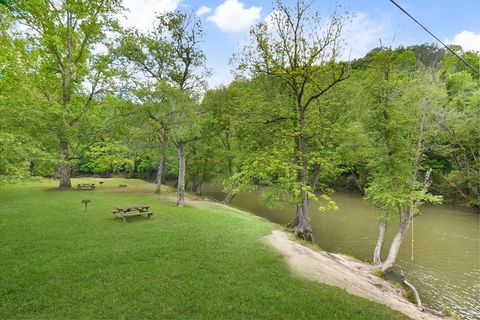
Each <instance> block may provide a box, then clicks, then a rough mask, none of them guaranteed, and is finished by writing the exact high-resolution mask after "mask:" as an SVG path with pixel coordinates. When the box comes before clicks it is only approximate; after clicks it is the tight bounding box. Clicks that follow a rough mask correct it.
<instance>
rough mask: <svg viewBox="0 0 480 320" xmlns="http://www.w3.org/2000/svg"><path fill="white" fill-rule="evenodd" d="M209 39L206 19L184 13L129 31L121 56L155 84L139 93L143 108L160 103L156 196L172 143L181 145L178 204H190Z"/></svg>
mask: <svg viewBox="0 0 480 320" xmlns="http://www.w3.org/2000/svg"><path fill="white" fill-rule="evenodd" d="M202 37H203V30H202V28H201V23H200V20H198V19H196V17H195V15H194V14H193V13H192V14H187V13H183V12H179V11H176V12H168V13H164V14H160V15H158V16H157V19H156V24H155V26H154V29H153V31H151V32H149V33H147V34H141V33H139V32H138V31H136V30H130V31H127V33H126V36H125V37H122V40H121V46H120V47H119V49H118V51H119V52H120V54H121V55H123V56H124V57H126V58H127V59H128V60H129V61H130V62H132V63H133V64H134V66H135V68H136V69H137V70H139V71H140V72H142V73H143V74H144V76H146V77H148V78H150V79H151V80H153V81H154V82H153V84H152V83H151V82H148V81H147V83H146V84H144V85H143V87H142V89H141V90H140V91H137V97H139V98H140V99H141V100H142V101H143V103H147V102H148V103H150V104H151V103H154V104H156V106H157V107H156V110H152V109H151V108H150V109H149V110H147V112H148V115H149V118H150V119H151V120H152V121H154V122H156V123H157V125H158V128H159V130H161V133H160V134H159V137H161V138H160V139H161V143H160V145H161V147H160V152H159V153H160V157H159V158H160V160H159V168H158V176H157V187H156V191H157V192H160V184H161V180H162V178H161V175H162V173H163V170H164V165H165V149H166V146H167V144H168V141H169V140H171V142H172V143H173V144H174V145H175V147H176V149H177V153H178V158H179V180H178V187H177V188H178V190H177V194H178V199H177V204H178V205H179V206H183V205H184V203H185V170H186V150H185V146H186V145H187V144H188V143H190V142H192V141H195V140H197V139H198V136H197V133H196V132H195V126H192V123H195V121H193V120H194V118H195V117H194V116H195V111H194V109H195V106H196V104H195V103H192V102H194V101H195V98H196V94H198V93H199V91H201V89H202V86H203V84H204V82H203V81H204V80H203V76H204V75H205V73H202V70H204V66H205V55H204V54H203V52H202V51H201V50H200V48H199V44H200V41H201V39H202Z"/></svg>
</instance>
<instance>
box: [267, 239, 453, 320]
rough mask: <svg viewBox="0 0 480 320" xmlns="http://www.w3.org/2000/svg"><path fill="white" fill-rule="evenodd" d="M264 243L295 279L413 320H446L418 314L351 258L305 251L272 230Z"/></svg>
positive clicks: (429, 313)
mask: <svg viewBox="0 0 480 320" xmlns="http://www.w3.org/2000/svg"><path fill="white" fill-rule="evenodd" d="M265 242H266V243H268V244H269V245H270V246H271V247H272V248H274V249H275V250H277V251H278V252H280V253H281V254H282V255H283V256H284V258H285V261H286V263H287V264H288V265H289V267H290V269H291V270H292V271H293V273H294V274H296V275H297V276H300V277H303V278H305V279H309V280H313V281H317V282H320V283H324V284H327V285H331V286H335V287H339V288H342V289H345V291H347V292H348V293H350V294H354V295H357V296H360V297H364V298H367V299H369V300H372V301H375V302H378V303H381V304H384V305H387V306H389V307H390V308H392V309H393V310H397V311H400V312H402V313H404V314H406V315H408V316H409V317H411V318H413V319H422V320H438V319H445V317H442V316H440V315H439V314H438V313H437V312H434V311H433V310H428V309H425V310H424V311H421V310H419V309H418V308H417V307H416V306H415V305H414V304H412V303H411V302H410V301H408V300H407V298H406V297H405V294H404V291H403V290H401V289H399V288H397V287H395V286H394V285H392V284H391V283H390V282H388V281H386V280H383V279H381V278H379V277H377V276H375V275H373V273H374V272H375V268H374V267H373V266H372V265H369V264H366V263H364V262H361V261H358V260H355V259H354V258H352V257H349V256H345V255H341V254H334V253H329V252H325V251H318V250H313V249H311V248H308V247H306V246H304V245H302V244H300V243H298V242H296V241H295V240H293V239H292V236H291V235H290V234H288V233H286V232H283V231H280V230H274V231H272V233H271V234H270V235H268V236H267V237H265Z"/></svg>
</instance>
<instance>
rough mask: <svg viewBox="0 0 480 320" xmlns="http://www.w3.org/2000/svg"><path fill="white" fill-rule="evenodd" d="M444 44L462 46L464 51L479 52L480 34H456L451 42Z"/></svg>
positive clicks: (463, 32) (464, 32)
mask: <svg viewBox="0 0 480 320" xmlns="http://www.w3.org/2000/svg"><path fill="white" fill-rule="evenodd" d="M445 42H446V43H448V44H457V45H459V46H462V48H463V50H465V51H480V33H474V32H471V31H466V30H464V31H462V32H460V33H458V34H456V35H455V37H453V40H447V41H445Z"/></svg>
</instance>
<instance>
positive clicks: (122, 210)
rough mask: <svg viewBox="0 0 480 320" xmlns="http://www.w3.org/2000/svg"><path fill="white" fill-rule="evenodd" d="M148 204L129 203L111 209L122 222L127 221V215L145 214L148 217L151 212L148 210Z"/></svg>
mask: <svg viewBox="0 0 480 320" xmlns="http://www.w3.org/2000/svg"><path fill="white" fill-rule="evenodd" d="M149 208H150V206H149V205H148V204H138V205H130V206H125V207H115V210H113V211H112V213H113V215H114V216H115V217H117V218H122V219H123V222H127V217H133V216H146V217H147V218H150V216H151V215H153V212H150V211H148V209H149Z"/></svg>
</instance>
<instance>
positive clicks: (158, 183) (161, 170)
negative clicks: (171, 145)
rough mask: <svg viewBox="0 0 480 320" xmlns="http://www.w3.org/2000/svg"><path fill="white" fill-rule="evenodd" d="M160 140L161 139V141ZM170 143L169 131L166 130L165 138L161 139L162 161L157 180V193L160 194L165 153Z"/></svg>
mask: <svg viewBox="0 0 480 320" xmlns="http://www.w3.org/2000/svg"><path fill="white" fill-rule="evenodd" d="M159 140H160V139H159ZM167 143H168V131H167V130H164V132H163V138H162V139H161V144H160V161H159V163H158V171H157V179H156V181H155V182H156V186H155V193H160V191H161V188H162V180H163V172H164V171H165V159H166V157H165V151H166V150H167Z"/></svg>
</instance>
